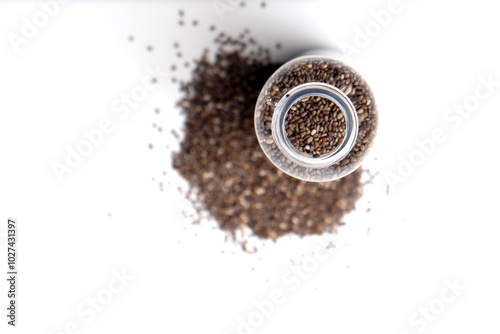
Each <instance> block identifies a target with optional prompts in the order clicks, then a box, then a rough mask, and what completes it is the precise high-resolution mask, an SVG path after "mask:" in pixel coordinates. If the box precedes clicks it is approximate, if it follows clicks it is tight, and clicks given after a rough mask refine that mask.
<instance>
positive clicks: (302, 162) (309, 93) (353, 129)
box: [255, 51, 378, 182]
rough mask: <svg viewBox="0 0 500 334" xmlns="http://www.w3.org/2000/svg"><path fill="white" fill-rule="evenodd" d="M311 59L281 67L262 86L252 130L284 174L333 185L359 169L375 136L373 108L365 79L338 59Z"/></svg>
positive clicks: (306, 57) (338, 56) (305, 57)
mask: <svg viewBox="0 0 500 334" xmlns="http://www.w3.org/2000/svg"><path fill="white" fill-rule="evenodd" d="M310 54H312V55H302V56H300V57H297V58H294V59H292V60H291V61H289V62H287V63H285V64H284V65H282V66H281V67H280V68H279V69H278V70H277V71H276V72H275V73H274V74H273V75H272V76H271V77H270V78H269V80H268V81H267V82H266V84H265V85H264V87H263V88H262V90H261V92H260V95H259V97H258V99H257V104H256V107H255V131H256V134H257V138H258V141H259V143H260V146H261V148H262V150H263V151H264V153H265V154H266V155H267V157H268V158H269V160H270V161H271V162H272V163H273V164H274V165H275V166H276V167H278V168H279V169H280V170H282V171H283V172H285V173H286V174H288V175H290V176H293V177H295V178H298V179H301V180H305V181H315V182H325V181H332V180H336V179H339V178H342V177H344V176H346V175H348V174H350V173H352V172H353V171H354V170H356V169H357V168H358V167H359V166H360V165H361V163H362V161H363V159H364V158H365V156H366V155H367V153H368V151H369V148H370V147H371V146H372V144H373V140H374V138H375V135H376V131H377V123H378V113H377V106H376V103H375V100H374V98H373V94H372V92H371V90H370V88H369V87H368V85H367V84H366V82H365V81H364V79H363V78H362V77H361V76H360V75H359V74H358V73H357V72H356V71H355V70H353V69H352V68H351V67H350V66H348V65H346V64H345V63H344V62H342V61H340V60H337V59H341V54H339V53H335V52H330V53H327V52H325V51H317V52H310ZM314 54H321V55H314ZM325 54H328V56H325Z"/></svg>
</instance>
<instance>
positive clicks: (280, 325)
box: [0, 0, 500, 334]
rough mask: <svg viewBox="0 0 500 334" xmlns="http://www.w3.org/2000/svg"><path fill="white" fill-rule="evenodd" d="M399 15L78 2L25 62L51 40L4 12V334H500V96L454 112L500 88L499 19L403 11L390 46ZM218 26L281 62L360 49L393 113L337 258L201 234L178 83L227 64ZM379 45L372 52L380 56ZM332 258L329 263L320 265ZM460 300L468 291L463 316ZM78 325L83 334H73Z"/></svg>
mask: <svg viewBox="0 0 500 334" xmlns="http://www.w3.org/2000/svg"><path fill="white" fill-rule="evenodd" d="M221 2H222V3H228V2H227V1H221ZM229 3H231V2H229ZM389 3H390V2H389V1H379V0H377V1H367V0H366V1H360V0H359V1H267V7H266V9H262V8H260V5H259V2H258V1H256V2H252V1H247V5H246V7H244V8H242V7H239V6H236V7H234V6H232V5H231V4H229V5H227V6H229V7H228V8H229V9H228V8H226V9H228V10H227V11H226V12H224V13H223V14H222V17H220V16H219V15H218V13H217V11H216V10H215V8H214V6H213V2H212V1H204V2H202V1H200V2H194V1H193V2H190V1H189V2H188V1H182V2H181V1H164V2H160V1H141V2H140V1H135V2H132V1H122V2H118V1H105V2H97V1H87V2H84V1H76V0H75V1H70V2H68V3H67V4H64V5H59V6H58V11H57V13H56V14H55V15H54V17H52V18H50V19H49V21H48V23H47V24H46V25H45V26H44V27H41V28H39V30H38V33H37V34H36V35H35V36H33V37H31V38H28V39H27V43H25V44H22V45H20V46H19V47H18V50H17V52H16V48H15V47H13V45H12V43H11V42H10V41H9V36H12V34H18V35H21V34H22V29H23V25H25V21H23V18H26V19H27V20H29V21H33V16H34V15H37V13H39V12H40V11H41V7H40V5H39V4H38V3H37V2H31V1H19V2H17V1H16V2H14V1H3V2H2V3H1V4H0V22H1V32H0V57H1V58H0V73H1V75H0V92H1V93H0V96H1V98H0V110H1V113H0V153H1V157H2V161H1V165H0V220H1V226H0V237H1V238H0V242H1V256H0V259H1V263H2V266H1V268H2V272H5V271H6V270H4V269H5V263H6V240H5V233H6V225H7V218H8V217H14V218H16V219H17V221H18V224H19V228H18V233H19V241H18V249H19V251H18V254H19V257H18V260H19V267H18V268H19V273H20V276H19V286H18V289H19V295H18V305H19V309H18V326H17V327H16V328H15V329H12V328H10V326H7V325H6V322H7V318H6V317H5V314H6V310H5V308H6V306H7V297H6V294H7V285H6V281H5V279H3V278H2V280H1V282H2V283H1V284H0V296H1V297H0V305H1V307H0V309H2V310H3V311H2V312H1V313H2V314H1V316H0V319H2V320H1V324H0V328H2V329H1V333H14V332H19V333H43V334H45V333H137V332H150V333H221V334H222V333H225V332H227V333H231V334H232V333H238V332H240V333H251V332H254V333H303V332H312V333H368V332H369V333H394V334H398V333H405V332H406V333H422V332H427V333H471V332H482V333H494V332H498V331H499V330H500V324H499V323H498V321H497V319H498V314H499V311H500V303H499V298H500V288H499V286H498V285H499V282H500V273H499V271H498V254H499V253H500V244H499V243H498V235H499V232H500V228H499V225H500V219H499V214H498V199H499V197H498V192H497V189H498V186H499V180H498V179H499V177H498V159H497V156H498V129H499V124H500V123H499V121H500V117H499V114H498V111H499V106H500V100H499V95H500V87H498V84H497V87H494V88H493V90H494V92H493V93H492V94H490V96H489V97H487V98H484V99H482V100H480V101H479V105H478V106H476V107H474V108H471V109H474V110H473V111H471V112H470V113H469V115H468V116H467V117H465V118H461V121H460V124H458V123H454V122H455V121H454V122H451V121H446V119H445V118H444V117H445V115H447V110H448V109H449V108H453V107H454V105H461V104H463V103H464V101H469V102H470V101H474V99H473V98H472V96H474V93H475V90H476V88H477V87H479V86H481V78H488V77H491V79H492V80H493V81H495V82H499V81H500V71H499V68H498V61H499V59H500V48H499V46H498V32H499V31H500V21H499V20H498V15H497V13H498V11H497V10H496V8H494V5H493V2H491V1H487V0H476V1H469V2H465V1H461V2H457V1H439V2H436V1H430V0H420V1H409V0H401V1H400V6H399V11H398V13H396V14H392V15H391V17H390V22H388V24H386V25H385V26H384V27H380V24H378V23H376V22H377V21H376V20H375V17H374V14H373V12H372V11H375V12H377V13H380V11H381V10H386V9H387V8H388V7H390V5H389ZM179 8H183V9H184V10H185V12H186V19H185V21H186V26H185V27H184V28H181V27H179V26H178V25H177V21H178V10H179ZM194 19H198V20H199V26H197V27H193V26H192V25H191V22H192V20H194ZM212 23H215V24H216V25H217V27H218V29H219V30H223V31H225V32H231V33H233V34H234V35H237V34H239V33H240V32H241V31H242V30H243V29H244V28H247V27H248V28H250V29H251V31H252V35H253V36H254V37H255V38H256V39H258V40H259V41H261V42H262V44H264V45H266V46H269V47H273V46H274V45H275V43H276V42H281V43H282V44H283V48H282V49H281V50H279V51H277V50H275V53H274V56H275V58H276V59H287V57H290V55H292V54H294V53H296V52H298V51H301V50H305V49H308V48H312V47H319V46H324V47H325V46H326V47H331V46H333V45H339V44H342V43H344V44H343V45H347V44H349V45H351V46H353V47H357V48H358V50H357V54H354V55H353V56H352V65H353V66H354V67H355V68H356V69H357V70H358V71H359V72H360V73H361V74H362V75H363V76H364V77H365V79H366V80H367V81H368V82H369V83H370V86H371V88H372V89H373V91H374V93H375V96H376V99H377V102H378V105H379V111H380V127H379V135H378V137H377V141H376V145H375V147H374V149H373V151H372V153H371V155H370V156H369V158H368V159H367V162H366V164H365V167H366V168H369V169H370V170H371V172H372V173H379V174H378V176H377V177H376V180H375V183H374V184H373V185H371V186H368V187H367V188H366V192H365V195H364V197H363V198H362V199H361V200H360V201H359V203H358V209H357V210H356V211H355V212H354V213H352V214H351V215H349V216H348V217H346V223H347V224H346V226H344V227H342V228H341V229H340V231H339V234H338V235H336V236H331V237H328V238H327V239H328V240H333V242H334V243H335V245H336V247H335V248H329V249H327V250H328V251H329V252H331V254H330V253H325V251H326V250H325V248H324V247H322V246H318V245H320V240H321V238H319V237H307V238H303V239H299V238H296V237H290V238H288V237H285V238H283V239H281V240H279V241H278V242H276V243H273V242H262V241H258V242H256V243H255V244H256V245H257V247H258V249H259V250H258V253H257V254H247V253H245V252H243V251H242V250H241V249H240V247H239V246H238V245H235V244H233V243H232V242H230V241H229V242H225V233H223V232H221V231H220V230H218V229H217V228H215V226H216V224H215V223H214V222H210V221H204V222H203V223H202V224H201V225H195V226H193V225H191V223H190V222H189V220H188V219H186V218H184V215H185V214H187V215H189V214H191V213H190V212H191V211H192V209H191V208H190V206H189V204H188V202H187V201H186V200H185V199H184V198H183V196H182V195H180V193H179V192H178V190H177V184H180V185H181V186H182V187H184V188H185V186H186V185H185V184H183V183H182V181H179V177H178V176H176V174H175V173H174V172H173V171H172V169H171V167H169V166H170V150H171V149H175V147H176V145H175V139H174V138H173V136H172V135H171V133H170V130H171V129H173V128H179V127H180V125H181V124H182V119H181V118H180V117H179V115H178V110H177V109H176V108H175V102H176V100H177V98H178V96H179V93H178V92H177V86H176V85H174V84H173V83H171V81H170V79H171V76H172V73H171V72H170V70H169V68H170V66H171V65H172V64H173V63H176V64H177V66H178V67H179V70H178V71H177V72H176V73H177V74H175V75H176V76H179V77H184V78H186V77H187V73H188V72H187V71H188V70H186V69H182V68H183V65H182V64H183V61H184V60H182V61H179V59H178V58H177V57H176V55H175V52H176V51H175V49H174V48H173V42H174V41H179V42H180V43H181V45H182V52H183V54H184V58H183V59H186V60H189V59H192V58H196V57H198V56H199V55H200V54H201V50H202V49H203V48H204V47H209V46H212V39H213V37H214V34H211V33H209V31H208V26H209V25H210V24H212ZM377 27H378V28H380V29H378V28H377ZM365 29H372V30H369V32H370V34H371V37H368V41H365V44H366V45H364V44H363V45H361V44H359V42H360V41H359V38H360V37H359V36H360V33H359V31H363V30H365ZM130 35H133V36H134V37H135V40H134V41H133V42H130V41H128V38H129V36H130ZM147 45H153V47H154V50H153V51H152V52H147V51H146V47H147ZM148 67H151V68H159V69H161V70H162V71H164V72H169V74H168V75H167V76H166V77H165V78H164V80H163V81H162V82H161V83H160V85H159V86H158V87H157V88H156V89H155V90H153V91H152V92H150V93H149V94H148V95H147V98H146V99H145V100H144V101H143V102H140V104H139V105H138V107H137V108H134V109H132V110H131V112H130V114H129V115H128V117H126V118H125V119H123V120H122V119H119V118H118V117H117V115H116V114H115V113H113V111H112V104H113V103H114V101H116V100H117V99H120V96H121V94H130V92H131V90H132V89H133V88H134V87H137V86H138V85H140V84H141V82H142V80H143V78H144V77H145V76H146V75H147V68H148ZM191 68H192V67H191ZM181 69H182V70H181ZM479 89H480V90H481V92H483V93H485V92H487V90H485V89H484V88H479ZM476 101H477V100H476ZM155 108H160V110H161V113H160V115H156V114H155V113H154V109H155ZM455 116H456V114H455ZM105 118H111V119H112V121H113V124H114V129H113V131H112V132H111V133H110V134H107V135H105V136H104V139H103V142H102V143H101V144H100V145H99V146H97V147H95V148H94V149H93V151H92V153H91V154H90V155H89V156H87V157H85V158H84V159H83V161H82V162H81V164H80V165H79V166H77V167H76V168H74V170H73V171H72V172H71V173H67V174H64V177H63V180H62V182H60V181H59V180H58V178H57V176H56V174H55V173H54V171H53V168H52V164H53V162H54V161H58V162H64V159H65V157H66V154H67V151H66V150H67V146H69V147H72V148H75V147H76V146H77V145H78V143H79V142H80V141H82V140H84V139H85V137H84V135H83V134H82V131H84V130H86V131H89V130H91V129H94V128H96V127H97V126H98V125H99V122H100V121H101V120H102V119H105ZM456 122H458V121H456ZM152 123H158V124H160V125H161V126H163V128H164V131H163V132H161V133H160V132H158V131H157V130H155V128H153V127H152ZM454 124H456V126H455V127H453V125H454ZM436 129H442V131H443V132H444V134H445V137H446V140H445V141H444V143H439V144H436V146H435V148H434V150H433V151H432V152H431V153H430V154H429V155H428V156H425V158H424V159H423V160H422V161H419V162H421V163H420V164H419V165H418V166H414V170H413V171H412V172H411V173H408V175H405V177H404V178H402V180H400V181H402V182H400V183H398V184H397V185H394V186H393V187H390V192H389V194H388V195H387V194H386V187H387V175H395V174H397V173H398V168H400V164H401V163H400V159H401V158H402V159H406V160H408V159H410V157H413V158H415V157H417V158H418V157H419V154H420V153H418V146H417V144H416V141H422V140H425V139H428V138H431V135H432V133H433V131H435V130H436ZM149 143H152V144H153V146H154V149H153V150H150V149H149V148H148V144H149ZM167 145H168V147H169V149H167V148H166V146H167ZM416 152H417V153H416ZM420 156H421V155H420ZM417 160H418V159H417ZM164 171H165V172H166V175H163V172H164ZM388 173H395V174H388ZM153 179H154V181H153ZM159 182H162V183H163V186H164V191H163V192H161V191H160V189H159ZM169 184H170V185H169ZM367 208H370V209H371V211H370V212H366V211H367V210H366V209H367ZM183 212H184V214H183ZM318 247H319V248H318ZM313 252H316V253H315V255H318V252H321V254H322V255H323V256H326V255H325V254H329V255H328V256H326V260H324V261H321V262H319V263H318V262H317V261H316V262H314V261H315V260H313V259H314V257H313ZM301 261H303V262H302V265H304V263H305V265H306V266H307V265H310V267H307V270H309V271H311V273H309V274H307V277H305V276H304V278H301V279H299V280H298V282H299V283H300V286H299V287H298V289H295V290H294V288H295V287H297V286H298V285H296V283H297V277H298V276H294V275H296V274H292V273H291V270H292V269H293V268H294V264H295V265H297V266H301ZM315 264H317V266H314V265H315ZM123 270H125V271H126V273H127V275H129V276H132V277H133V279H131V280H130V281H129V282H128V283H127V285H126V286H125V287H124V288H123V289H122V290H121V292H119V293H114V294H111V295H110V294H109V293H108V292H107V291H106V289H108V284H109V283H110V282H111V283H113V282H114V281H113V277H114V274H113V273H114V272H115V273H116V272H121V271H123ZM293 270H296V268H295V269H293ZM1 277H4V274H2V275H1ZM290 277H295V280H294V282H295V283H291V282H290V280H287V278H288V279H290ZM447 282H452V283H453V282H457V284H459V285H460V286H462V288H463V289H462V290H460V291H459V292H457V296H455V298H453V299H454V301H453V302H449V303H443V302H442V301H440V298H442V295H441V292H442V291H443V290H446V289H447V284H449V283H447ZM114 286H116V287H117V286H119V284H118V283H116V284H115V285H114ZM275 289H276V290H279V291H281V292H282V293H283V295H284V297H283V298H284V302H283V303H282V304H280V305H275V306H274V310H272V312H270V313H272V314H268V315H265V316H261V317H262V318H263V321H262V323H259V324H258V325H256V326H251V325H241V321H244V322H246V323H248V320H249V319H248V318H249V317H250V318H252V316H253V317H254V318H255V319H257V321H258V320H259V315H258V314H257V315H255V314H256V313H255V312H258V309H257V308H256V306H255V302H261V301H262V300H264V299H267V300H269V299H270V296H271V294H272V291H273V290H275ZM452 295H453V294H452V293H451V292H449V291H448V294H447V295H446V296H448V297H451V296H452ZM106 296H108V297H109V296H111V299H110V300H106V303H107V304H106V305H105V306H104V307H103V309H102V311H100V312H95V318H93V319H91V320H90V318H89V317H90V316H82V314H81V312H78V311H77V309H78V308H79V307H84V309H85V307H86V310H89V308H88V306H86V303H87V301H88V300H89V299H88V298H95V297H99V298H101V300H102V298H105V297H106ZM447 300H448V299H447ZM108 302H109V303H108ZM82 303H83V304H82ZM82 305H83V306H82ZM443 305H444V308H443V309H440V308H439V307H440V306H443ZM429 307H430V308H431V311H430V312H431V318H428V320H422V319H425V318H423V317H422V316H420V315H419V312H423V311H422V310H425V309H428V308H429ZM415 312H416V313H415ZM433 312H434V313H440V314H437V315H435V314H433ZM241 319H243V320H241ZM255 319H254V321H255ZM411 319H413V321H418V322H417V323H415V322H412V320H411ZM431 319H432V320H431ZM250 321H251V322H252V320H250ZM73 323H74V324H75V325H74V326H76V327H75V328H76V330H73V331H72V330H66V329H65V328H66V327H67V326H69V327H68V328H69V329H71V326H73V325H72V324H73ZM254 324H255V323H254ZM424 325H425V326H424ZM242 326H243V327H242Z"/></svg>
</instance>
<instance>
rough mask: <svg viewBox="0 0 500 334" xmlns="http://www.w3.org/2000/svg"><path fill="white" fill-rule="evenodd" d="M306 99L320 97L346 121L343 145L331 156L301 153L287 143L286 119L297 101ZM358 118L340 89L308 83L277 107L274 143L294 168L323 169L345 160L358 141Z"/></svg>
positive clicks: (288, 141)
mask: <svg viewBox="0 0 500 334" xmlns="http://www.w3.org/2000/svg"><path fill="white" fill-rule="evenodd" d="M308 97H322V98H326V99H328V100H330V101H332V102H334V103H335V104H336V105H337V106H338V107H339V109H340V110H341V111H342V113H343V115H344V118H345V124H346V129H345V136H344V139H343V141H342V142H341V143H340V145H339V146H337V147H336V148H335V149H333V150H332V151H331V152H328V153H325V154H323V155H321V156H319V157H313V156H312V155H310V154H307V153H304V152H300V151H299V150H298V149H297V148H296V147H295V146H294V145H293V144H292V143H291V142H290V140H289V138H288V135H287V133H286V129H285V122H286V116H287V114H288V111H289V110H290V108H291V107H292V106H293V105H294V104H296V103H297V102H298V101H300V100H302V99H305V98H308ZM358 123H359V121H358V115H357V113H356V108H355V107H354V105H353V103H352V101H351V100H350V99H349V98H348V97H347V95H345V94H344V92H342V91H341V90H340V89H338V88H336V87H334V86H332V85H329V84H325V83H322V82H309V83H304V84H301V85H298V86H296V87H294V88H292V89H291V90H290V91H288V92H287V94H285V95H284V96H283V97H282V98H281V100H280V101H279V102H278V104H277V105H276V108H275V110H274V114H273V119H272V123H271V128H272V135H273V139H274V142H275V143H276V145H277V146H278V148H279V149H280V150H281V152H282V153H283V154H284V155H285V156H286V157H287V158H288V159H289V160H290V161H292V162H294V163H295V164H297V165H299V166H302V167H306V168H326V167H328V166H331V165H333V164H335V163H337V162H339V161H341V160H342V159H343V158H345V157H346V156H347V155H348V154H349V152H350V151H351V149H352V148H353V146H354V144H355V143H356V139H357V138H358Z"/></svg>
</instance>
